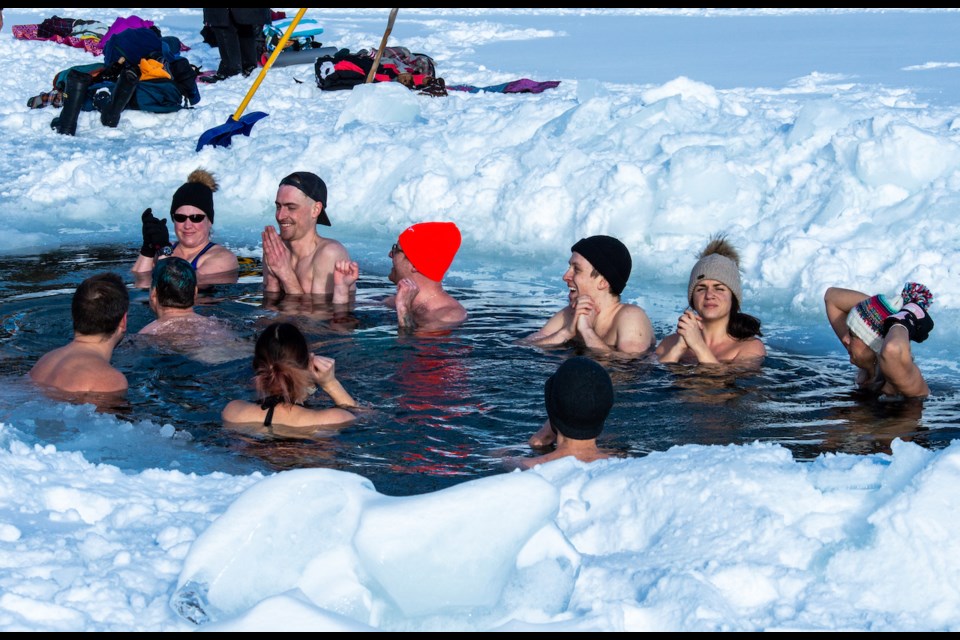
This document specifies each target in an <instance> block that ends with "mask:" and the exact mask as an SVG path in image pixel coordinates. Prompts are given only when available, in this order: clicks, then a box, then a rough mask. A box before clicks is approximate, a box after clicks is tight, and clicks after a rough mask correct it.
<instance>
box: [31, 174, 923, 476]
mask: <svg viewBox="0 0 960 640" xmlns="http://www.w3.org/2000/svg"><path fill="white" fill-rule="evenodd" d="M217 189H218V185H217V182H216V180H215V178H214V176H213V175H211V174H210V173H209V172H207V171H205V170H203V169H197V170H195V171H193V172H192V173H191V174H190V176H189V177H188V179H187V181H186V182H185V183H184V184H183V185H182V186H181V187H180V188H178V189H177V191H176V192H175V193H174V195H173V198H172V201H171V205H170V218H171V219H172V221H173V228H174V233H175V235H176V241H175V242H172V243H171V242H170V237H169V231H168V227H167V221H166V220H161V219H158V218H156V217H155V216H154V215H153V212H152V210H151V209H147V210H146V211H144V212H143V214H142V216H141V222H142V235H143V244H142V246H141V249H140V255H139V256H138V258H137V260H136V262H135V263H134V265H133V266H132V268H131V270H132V271H133V272H134V274H135V275H136V276H137V277H138V278H139V277H146V276H148V275H149V277H150V284H149V287H150V307H151V309H152V310H153V311H154V313H156V315H157V320H156V321H155V322H152V323H150V325H148V326H147V327H144V329H143V330H142V331H141V333H148V334H152V335H164V334H169V335H182V334H184V333H185V332H186V329H185V323H187V324H192V325H193V326H194V327H195V329H196V330H204V329H201V327H202V326H203V323H207V324H208V326H207V329H210V327H209V323H215V322H216V321H215V320H213V319H210V318H206V317H204V316H201V315H199V314H196V313H195V312H194V311H193V306H194V304H195V302H196V296H197V293H198V291H199V287H200V286H202V285H205V284H215V283H222V282H231V281H236V278H237V273H238V269H239V261H238V258H237V256H236V255H235V254H234V253H233V252H231V251H230V250H229V249H228V248H226V247H224V246H222V245H218V244H216V243H214V242H212V240H211V239H210V234H211V230H212V226H213V220H214V198H213V194H214V192H216V191H217ZM275 205H276V214H275V218H276V223H277V228H275V227H274V226H272V225H269V226H266V227H265V228H264V230H263V233H262V235H261V239H262V247H263V295H264V304H265V305H275V304H279V302H280V301H283V300H293V301H296V300H299V299H304V298H307V299H310V298H312V297H314V296H322V297H323V298H324V299H326V300H330V301H331V303H332V305H333V308H335V309H336V308H341V309H349V306H350V304H351V303H352V302H353V300H354V299H355V296H356V283H357V280H358V279H359V266H358V264H357V263H356V262H355V261H353V260H352V259H351V258H350V255H349V253H348V251H347V249H346V248H345V247H344V246H343V245H342V244H341V243H340V242H338V241H336V240H334V239H332V238H325V237H323V236H321V235H320V234H319V233H318V231H317V228H318V225H323V226H330V225H331V222H330V217H329V214H328V212H327V206H326V205H327V187H326V184H325V183H324V181H323V180H322V179H321V178H320V177H319V176H317V175H316V174H313V173H310V172H306V171H298V172H295V173H292V174H290V175H288V176H286V177H285V178H283V180H281V181H280V184H279V186H278V189H277V195H276V201H275ZM460 244H461V235H460V231H459V229H458V228H457V226H456V224H455V223H453V222H446V221H431V222H421V223H417V224H414V225H412V226H410V227H409V228H407V229H406V230H404V231H403V232H402V233H401V234H400V235H399V237H398V238H397V242H396V243H394V244H393V246H392V247H391V249H390V251H389V253H388V255H389V257H390V260H391V262H392V264H391V270H390V274H389V279H390V281H391V282H392V283H393V284H394V285H396V292H395V294H394V295H391V296H389V297H388V298H386V299H385V300H384V303H385V304H386V305H388V306H389V307H391V308H393V309H395V311H396V317H397V326H398V329H399V331H401V332H404V333H412V334H417V335H430V334H436V333H438V332H441V333H442V332H449V331H451V330H454V329H456V328H457V327H458V326H460V325H461V324H463V323H464V322H465V321H466V319H467V311H466V309H465V308H464V307H463V305H462V304H461V303H460V302H459V301H457V300H456V299H455V298H454V297H453V296H451V295H450V294H449V293H448V292H447V291H446V290H445V289H444V288H443V284H442V281H443V278H444V276H445V274H446V272H447V270H448V269H449V267H450V265H451V264H452V262H453V259H454V257H455V256H456V253H457V251H458V250H459V248H460ZM570 252H571V255H570V259H569V262H568V268H567V270H566V272H565V273H564V274H563V281H564V282H565V283H566V285H567V288H568V303H567V304H566V305H565V306H564V307H563V308H562V309H561V310H559V311H557V312H556V313H555V314H554V315H553V316H552V317H551V318H550V319H549V320H548V321H547V322H546V323H545V324H544V326H543V327H542V328H541V329H540V330H539V331H537V332H535V333H533V334H532V335H530V336H527V337H526V338H525V339H524V340H523V342H525V343H527V344H531V345H537V346H541V347H550V346H565V345H570V344H579V345H580V346H582V347H583V348H585V349H587V350H588V353H589V354H590V355H593V356H595V355H600V354H603V353H616V354H620V355H621V356H642V355H645V354H651V353H652V354H654V355H655V357H656V358H657V359H658V360H659V361H660V362H663V363H685V364H699V365H713V366H716V365H729V364H731V363H736V364H737V365H740V366H745V367H749V368H758V367H759V366H760V365H761V363H762V361H763V359H764V357H765V356H766V348H765V347H764V345H763V342H762V341H761V340H760V338H761V337H762V333H761V330H760V321H759V320H758V319H757V318H755V317H753V316H751V315H748V314H745V313H743V312H742V311H741V302H742V300H743V290H742V285H741V276H740V259H739V256H738V254H737V251H736V250H735V248H734V247H733V246H732V245H731V244H730V243H729V242H728V241H727V240H726V239H725V238H724V237H723V236H718V237H714V238H711V239H710V241H709V243H708V244H707V246H706V247H705V249H704V250H703V251H702V252H701V254H700V256H699V259H698V260H697V262H696V264H695V265H694V267H693V269H692V270H691V272H690V278H689V281H688V286H687V301H688V304H689V307H688V308H687V309H686V310H685V311H684V312H683V313H682V314H681V315H680V317H679V318H678V320H677V324H676V329H675V331H674V332H673V333H671V334H670V335H668V336H666V337H665V338H663V340H661V341H660V342H659V343H657V342H656V339H655V335H654V330H653V326H652V324H651V322H650V319H649V318H648V317H647V314H646V312H645V311H644V310H643V309H641V308H640V307H639V306H637V305H634V304H630V303H626V302H623V301H622V300H621V299H620V295H621V293H622V291H623V289H624V287H625V286H626V284H627V281H628V280H629V277H630V272H631V270H632V259H631V256H630V251H629V250H628V249H627V247H626V246H625V245H624V244H623V243H622V242H621V241H620V240H618V239H616V238H613V237H611V236H606V235H595V236H589V237H586V238H582V239H581V240H579V241H578V242H577V243H575V244H574V245H573V246H572V247H571V248H570ZM932 299H933V296H932V294H931V293H930V291H929V290H928V289H927V288H926V287H924V286H923V285H920V284H917V283H907V284H906V285H905V286H904V288H903V290H902V291H901V293H900V295H899V296H891V297H887V296H884V295H874V296H869V295H867V294H865V293H861V292H859V291H854V290H851V289H842V288H836V287H831V288H829V289H828V290H827V291H826V293H825V296H824V302H825V306H826V314H827V318H828V320H829V322H830V325H831V327H832V328H833V330H834V331H835V332H836V335H837V337H838V339H839V340H840V342H841V343H842V344H843V346H844V348H845V349H846V350H847V352H848V354H849V357H850V362H851V363H853V364H854V365H856V367H857V378H856V382H857V385H858V387H860V388H862V389H865V390H868V391H871V392H873V393H876V394H878V395H890V396H902V397H905V398H923V397H925V396H927V395H928V394H929V388H928V386H927V383H926V381H925V380H924V378H923V376H922V374H921V373H920V370H919V368H918V367H917V366H916V363H915V362H914V360H913V356H912V353H911V348H910V343H911V341H912V342H922V341H924V340H925V339H926V338H927V336H928V335H929V333H930V330H931V329H932V328H933V320H932V319H931V318H930V315H929V311H928V310H929V306H930V304H931V303H932ZM128 308H129V297H128V294H127V289H126V286H125V285H124V283H123V281H122V279H121V278H120V276H118V275H116V274H112V273H106V274H99V275H96V276H92V277H90V278H88V279H87V280H84V282H83V283H81V284H80V286H79V287H78V288H77V290H76V292H75V294H74V297H73V305H72V315H73V326H74V338H73V341H72V342H70V343H69V344H68V345H66V346H64V347H61V348H59V349H55V350H53V351H51V352H50V353H47V354H45V355H44V356H42V357H41V358H40V360H39V361H38V362H37V363H36V365H35V366H34V367H33V369H32V370H31V371H30V376H31V378H32V379H33V380H34V381H35V382H37V383H39V384H41V385H43V386H45V387H48V388H51V389H55V390H59V391H62V392H68V393H74V394H89V393H117V392H123V391H125V390H126V388H127V381H126V377H125V376H124V375H123V374H122V373H121V372H120V371H118V370H117V369H115V368H114V367H112V365H111V364H110V360H111V357H112V354H113V350H114V348H115V347H116V346H117V344H119V342H120V341H121V340H122V338H123V336H124V334H125V333H126V329H127V310H128ZM253 368H254V372H255V380H254V383H255V387H256V390H257V394H258V399H257V401H256V402H247V401H242V400H234V401H232V402H230V403H229V404H227V406H226V407H225V408H224V409H223V412H222V417H223V420H224V422H225V423H227V424H237V425H240V424H253V423H255V424H258V425H263V426H264V427H265V428H269V429H271V430H276V429H281V430H283V429H286V430H288V432H289V430H292V431H293V432H296V431H297V430H313V431H316V430H317V429H322V428H328V429H329V428H338V427H340V426H343V425H345V424H348V423H349V422H350V421H352V420H353V419H354V414H353V413H352V412H351V409H353V408H355V407H356V406H357V403H356V402H355V401H354V399H353V398H352V397H351V395H350V394H349V393H348V392H347V391H346V390H345V389H344V387H343V385H341V384H340V382H339V381H338V380H337V378H336V375H335V363H334V361H333V360H332V359H330V358H326V357H323V356H320V355H316V354H312V353H310V350H309V347H308V345H307V341H306V338H305V337H304V335H303V333H302V332H301V331H300V329H299V328H298V327H297V326H296V325H295V324H293V323H289V322H277V323H274V324H271V325H270V326H268V327H267V328H266V329H264V330H263V331H262V332H261V333H260V335H259V337H258V339H257V342H256V347H255V353H254V361H253ZM317 389H322V390H323V391H324V392H325V393H327V395H328V396H329V397H330V398H331V400H333V402H334V404H335V405H336V406H335V407H334V408H324V409H317V408H312V407H308V406H306V404H305V402H306V400H307V399H308V398H309V397H310V395H311V394H312V393H314V392H315V391H316V390H317ZM613 398H614V394H613V386H612V383H611V380H610V376H609V374H607V372H606V370H605V369H604V367H603V366H602V365H600V364H599V363H598V362H597V360H596V358H591V357H586V356H575V357H571V358H569V359H568V360H566V361H565V362H564V363H563V364H562V365H560V367H559V368H558V369H557V371H556V372H555V373H554V374H553V375H552V376H550V378H549V379H548V380H547V381H546V383H545V388H544V404H545V409H546V414H547V419H546V421H545V422H544V423H543V425H542V426H541V428H540V429H539V430H538V431H537V432H536V433H535V434H534V435H533V436H532V437H531V438H530V439H529V444H530V445H531V446H532V447H534V448H536V449H550V448H551V447H553V449H552V450H549V451H547V452H546V453H544V454H543V455H541V456H538V457H535V458H528V459H523V460H519V461H517V462H516V466H518V467H522V468H528V467H530V466H533V465H535V464H539V463H541V462H546V461H548V460H552V459H556V458H558V457H564V456H568V455H570V456H574V457H576V458H577V459H580V460H583V461H586V462H589V461H592V460H596V459H600V458H603V457H606V455H607V454H605V453H604V452H603V451H602V450H600V449H599V448H598V447H597V444H596V441H597V437H598V436H599V435H600V433H601V431H602V429H603V424H604V421H605V420H606V417H607V415H608V414H609V412H610V410H611V408H612V406H613ZM278 433H279V432H278Z"/></svg>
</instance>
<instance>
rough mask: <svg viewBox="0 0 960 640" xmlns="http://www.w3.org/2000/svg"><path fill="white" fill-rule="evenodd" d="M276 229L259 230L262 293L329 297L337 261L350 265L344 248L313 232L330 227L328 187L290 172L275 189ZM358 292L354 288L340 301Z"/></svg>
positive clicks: (307, 175)
mask: <svg viewBox="0 0 960 640" xmlns="http://www.w3.org/2000/svg"><path fill="white" fill-rule="evenodd" d="M276 206H277V213H276V218H277V226H278V227H279V228H280V232H279V233H277V230H276V229H274V228H273V227H272V226H268V227H265V228H264V230H263V235H262V238H263V263H264V269H263V291H264V294H284V295H286V296H299V295H324V296H326V295H331V294H334V293H335V291H334V283H333V273H334V270H335V268H336V264H337V262H340V261H349V260H350V255H349V254H348V253H347V250H346V249H345V248H344V246H343V245H342V244H340V243H339V242H337V241H336V240H333V239H331V238H324V237H322V236H321V235H320V234H319V233H317V225H318V224H322V225H326V226H328V227H329V226H330V218H329V217H328V216H327V211H326V209H327V185H326V184H325V183H324V182H323V180H321V179H320V177H319V176H317V175H316V174H313V173H310V172H308V171H297V172H295V173H291V174H290V175H288V176H287V177H286V178H284V179H283V180H281V181H280V187H279V188H278V189H277V200H276ZM355 291H356V286H355V285H352V286H351V287H350V288H349V289H348V290H347V291H346V292H345V295H346V297H345V298H344V299H337V296H336V295H334V300H333V302H334V303H347V302H349V297H350V296H351V295H353V294H354V293H355Z"/></svg>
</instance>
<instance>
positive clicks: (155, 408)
mask: <svg viewBox="0 0 960 640" xmlns="http://www.w3.org/2000/svg"><path fill="white" fill-rule="evenodd" d="M82 255H83V256H85V258H84V259H83V260H82V261H78V260H77V258H76V256H72V257H71V259H72V260H73V261H72V262H66V261H65V260H59V259H58V257H57V255H46V256H39V257H38V256H34V257H23V258H19V257H16V258H9V257H7V258H4V260H3V261H2V263H0V283H2V285H0V385H3V393H2V394H0V422H4V423H7V424H8V425H11V427H12V429H13V430H14V431H15V433H16V437H17V438H18V439H21V440H23V441H25V442H27V443H30V444H32V443H43V444H46V443H50V444H53V445H55V446H56V447H57V448H58V449H61V450H76V451H81V452H83V454H84V456H85V457H86V458H87V459H88V460H90V461H92V462H109V463H110V464H115V465H117V466H119V467H121V468H124V469H129V470H132V471H139V470H142V469H145V468H149V467H161V468H176V469H180V470H182V471H184V472H198V473H210V472H213V471H225V472H230V473H250V472H253V471H262V472H272V471H277V470H284V469H294V468H300V467H327V468H335V469H341V470H345V471H353V472H356V473H360V474H362V475H364V476H366V477H368V478H370V479H371V480H372V481H373V482H374V484H375V485H376V487H377V488H378V490H380V491H381V492H383V493H386V494H390V495H406V494H413V493H423V492H426V491H432V490H435V489H439V488H442V487H445V486H449V485H451V484H455V483H458V482H462V481H464V480H467V479H470V478H475V477H478V476H483V475H490V474H495V473H501V472H503V469H504V468H503V465H502V461H501V456H502V455H521V456H522V455H529V454H530V453H531V452H530V451H529V449H528V448H527V446H526V440H527V438H528V437H529V435H530V434H531V433H533V431H535V430H536V429H537V428H538V426H539V425H540V424H542V422H543V420H544V418H545V415H544V411H543V381H544V380H545V379H546V378H547V376H549V375H550V374H551V373H553V371H554V370H555V369H556V367H557V366H558V365H559V364H560V362H562V361H563V360H564V359H565V358H567V357H569V356H570V355H571V354H572V353H573V351H571V350H568V349H557V350H549V351H544V350H541V349H537V348H533V347H529V346H523V345H518V344H516V341H517V340H518V339H519V338H521V337H523V336H525V335H527V334H529V333H532V332H533V331H535V330H536V329H538V328H539V327H540V325H541V324H542V323H543V322H544V321H545V319H546V318H547V317H549V315H550V314H552V313H553V312H554V311H555V310H556V308H557V306H558V305H559V304H562V298H556V299H554V298H549V297H547V295H548V294H546V293H544V292H543V291H541V290H536V291H535V290H533V288H532V287H530V286H529V285H523V284H519V283H509V282H504V281H503V276H502V275H499V276H498V275H496V274H493V275H478V276H477V280H476V281H475V282H474V283H473V284H472V285H470V286H464V287H460V288H457V287H453V288H452V289H451V291H452V293H453V294H454V295H455V296H456V297H458V298H459V299H460V300H462V301H463V303H464V305H465V306H466V308H467V310H468V311H469V313H470V318H469V320H468V321H467V323H466V324H465V325H464V326H463V327H462V328H461V329H460V330H458V331H455V332H453V333H451V334H449V335H446V336H441V337H435V338H431V339H423V338H415V337H410V336H399V335H398V334H397V331H396V324H395V323H396V318H395V314H394V313H393V311H392V310H390V309H387V308H386V307H383V306H382V305H381V304H380V303H379V301H380V300H381V299H382V298H383V297H385V296H387V295H388V294H390V293H392V289H391V286H390V285H389V283H388V282H387V281H386V279H385V278H383V277H371V276H362V277H361V280H360V283H359V285H360V287H359V292H358V299H357V304H356V308H355V309H354V311H353V312H352V313H351V314H350V316H349V317H348V318H344V317H343V316H342V315H338V314H333V313H332V311H331V310H330V309H326V308H322V307H323V305H320V308H317V309H314V311H316V312H315V313H311V314H310V316H309V317H304V316H302V315H298V313H296V311H295V310H293V309H290V308H283V307H280V308H265V307H264V306H263V298H262V296H261V295H260V281H259V279H258V278H256V277H244V278H241V279H240V281H239V282H237V283H235V284H226V285H216V286H215V287H213V288H209V289H206V290H205V291H204V292H203V296H202V301H201V303H200V304H198V307H197V310H198V313H201V314H203V315H208V316H214V317H217V318H219V319H221V320H223V321H225V322H226V323H228V325H229V326H230V329H231V331H232V333H233V334H234V335H235V338H234V339H232V341H231V342H230V343H229V344H223V345H212V347H216V349H217V357H216V358H210V357H191V353H190V350H189V349H179V350H178V349H175V348H169V347H168V346H164V345H162V344H158V343H156V342H154V341H150V340H142V339H138V338H136V337H133V336H131V337H130V338H129V339H127V340H125V341H124V342H123V343H122V344H121V345H120V346H119V347H118V349H117V350H116V352H115V355H114V363H115V365H116V366H117V367H118V368H120V369H121V370H122V371H124V372H125V373H126V374H127V377H128V380H129V382H130V390H129V391H128V393H127V396H126V399H125V400H124V401H123V402H121V403H119V404H117V405H116V406H114V407H113V408H112V409H110V410H109V411H107V412H97V411H95V410H94V409H93V407H92V406H89V405H80V406H78V405H70V404H66V403H60V402H52V401H50V400H49V399H47V398H44V397H42V396H41V395H40V394H38V391H37V389H36V388H35V387H33V386H32V385H31V384H30V383H29V381H27V380H25V379H24V378H23V376H24V375H25V374H26V373H27V371H29V369H30V367H31V366H32V365H33V363H34V362H35V361H36V359H37V358H38V357H39V356H40V355H41V354H42V353H44V352H46V351H48V350H50V349H52V348H55V347H58V346H61V345H62V344H64V343H66V342H67V341H68V340H69V339H70V336H71V330H70V298H71V295H72V292H73V288H74V287H75V286H76V284H77V283H79V282H80V281H81V280H82V279H84V278H86V277H87V276H89V275H92V274H93V273H97V272H99V271H103V270H114V271H117V272H118V273H121V274H125V275H126V276H127V281H128V282H130V283H131V286H132V283H133V280H132V275H131V274H129V273H128V272H127V271H126V270H125V269H126V268H128V267H129V264H131V262H132V258H133V254H132V251H129V250H126V249H124V250H117V249H103V248H101V249H97V250H91V251H87V252H84V253H83V254H82ZM60 257H61V258H65V257H66V256H65V255H61V256H60ZM484 278H486V280H484ZM511 287H512V290H509V291H508V293H509V295H506V296H504V295H491V294H490V292H491V291H501V292H502V291H504V289H505V288H506V289H510V288H511ZM315 306H316V305H315ZM280 316H284V317H287V318H288V319H291V318H292V319H294V320H295V321H296V322H297V323H298V324H299V325H300V326H301V328H302V329H303V331H304V333H305V334H306V336H307V338H308V340H309V342H310V344H311V345H312V347H313V348H314V349H315V350H316V351H318V352H319V353H322V354H324V355H328V356H331V357H334V358H336V362H337V364H336V366H337V375H338V378H340V380H341V381H342V382H343V384H344V386H345V387H346V388H347V389H348V391H350V393H351V394H352V395H353V396H354V397H355V398H357V400H358V401H359V402H360V403H361V405H362V408H361V410H360V411H358V420H357V422H356V423H355V424H353V425H350V426H349V427H347V428H345V429H343V430H342V431H340V432H338V433H335V434H332V435H328V436H320V437H316V438H311V439H299V438H298V439H293V438H278V437H269V436H262V435H260V436H258V435H250V434H242V433H238V432H233V431H229V430H225V429H223V428H222V427H221V425H220V419H219V416H220V410H221V409H222V408H223V406H224V405H225V404H226V403H227V402H228V401H229V400H231V399H234V398H242V397H247V398H250V399H253V398H254V391H253V388H252V385H251V378H252V375H253V372H252V370H251V359H252V353H253V341H254V339H255V336H256V334H257V332H258V331H259V330H260V329H261V328H262V327H264V326H265V325H266V324H269V323H270V322H273V321H274V320H276V319H278V318H279V317H280ZM151 320H153V315H152V313H151V312H150V310H149V307H148V305H147V292H146V291H144V290H141V289H132V290H131V309H130V321H129V325H130V328H131V331H137V330H139V329H140V328H141V327H143V326H144V325H146V324H147V323H148V322H150V321H151ZM774 335H775V332H774ZM769 345H770V343H768V348H769V356H768V358H767V360H766V362H765V364H764V366H763V368H762V369H761V370H759V371H751V370H744V371H732V370H729V369H720V368H715V369H710V370H705V369H697V368H694V367H690V366H684V365H671V366H662V365H659V364H658V363H656V362H655V361H654V360H652V359H650V358H647V359H639V360H620V359H608V360H604V364H605V365H606V366H607V367H608V369H609V370H610V372H611V377H612V379H613V381H614V385H615V389H616V403H615V405H614V408H613V411H612V412H611V414H610V417H609V419H608V422H607V427H606V429H605V431H604V434H603V435H602V436H601V439H600V444H601V446H603V447H604V448H605V449H609V450H612V451H613V452H614V453H615V454H616V455H628V456H642V455H646V454H648V453H650V452H651V451H658V450H665V449H667V448H669V447H671V446H674V445H679V444H691V443H692V444H703V445H726V444H731V443H737V444H739V443H749V442H754V441H767V442H778V443H781V444H783V445H784V446H786V447H788V448H789V449H790V450H791V451H793V453H794V455H795V457H797V458H798V459H804V460H807V459H812V458H814V457H816V456H818V455H820V454H822V453H825V452H846V453H856V454H865V453H873V452H886V451H889V447H890V442H891V441H892V440H893V439H894V438H903V439H906V440H912V441H914V442H916V443H918V444H921V445H923V446H927V447H932V448H939V447H943V446H946V445H947V444H948V443H949V442H950V440H951V439H953V438H956V437H958V435H960V433H958V429H957V427H956V425H957V423H958V420H957V418H958V416H957V411H958V410H957V403H956V393H955V391H953V390H952V389H944V388H940V389H937V388H934V389H933V394H934V395H933V397H931V398H930V399H929V400H927V401H926V402H925V403H924V404H922V405H921V404H919V403H909V402H906V403H905V402H881V401H878V400H876V399H872V398H863V397H859V396H858V395H857V394H856V393H855V392H854V391H853V384H852V380H853V372H852V370H851V367H850V365H849V364H848V363H847V362H846V361H845V359H843V358H842V357H841V355H842V354H840V353H836V354H828V355H809V354H798V353H794V352H790V351H785V350H779V349H777V348H774V347H770V346H769ZM180 346H181V347H182V345H180ZM194 355H196V354H194ZM934 386H935V385H934ZM320 395H321V396H322V394H320ZM314 401H315V402H316V403H317V404H318V406H329V402H328V401H326V399H325V398H322V397H320V396H318V397H317V398H316V399H315V400H314ZM0 435H2V434H0ZM3 441H4V442H5V440H3Z"/></svg>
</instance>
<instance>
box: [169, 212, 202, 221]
mask: <svg viewBox="0 0 960 640" xmlns="http://www.w3.org/2000/svg"><path fill="white" fill-rule="evenodd" d="M206 217H207V214H205V213H191V214H190V215H187V214H185V213H175V214H173V221H174V222H180V223H183V222H186V221H187V219H189V220H190V222H192V223H193V224H200V223H201V222H203V219H204V218H206Z"/></svg>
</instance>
